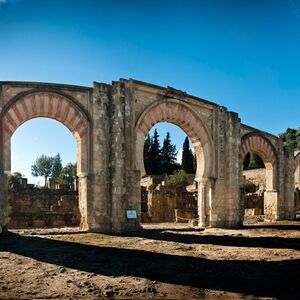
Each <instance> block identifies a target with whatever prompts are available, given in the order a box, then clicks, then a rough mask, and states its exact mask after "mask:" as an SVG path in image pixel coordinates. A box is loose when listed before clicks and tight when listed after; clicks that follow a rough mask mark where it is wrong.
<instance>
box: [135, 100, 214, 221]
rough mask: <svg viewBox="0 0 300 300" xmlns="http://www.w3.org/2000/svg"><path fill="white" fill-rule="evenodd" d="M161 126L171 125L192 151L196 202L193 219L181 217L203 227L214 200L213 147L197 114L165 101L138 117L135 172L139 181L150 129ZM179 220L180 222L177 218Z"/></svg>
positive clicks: (179, 104)
mask: <svg viewBox="0 0 300 300" xmlns="http://www.w3.org/2000/svg"><path fill="white" fill-rule="evenodd" d="M160 122H166V123H171V124H174V125H177V126H178V127H180V128H181V129H182V130H183V131H184V132H185V134H186V135H187V136H188V137H189V139H190V141H191V144H192V145H193V147H194V155H195V160H196V170H195V177H194V181H195V185H194V187H195V188H194V189H195V195H194V196H195V197H196V198H197V201H196V202H197V212H198V216H197V217H196V218H191V217H184V216H182V219H183V218H184V219H186V221H188V222H189V223H190V224H194V225H195V226H196V224H198V226H200V227H203V226H207V225H209V224H210V223H211V220H212V218H211V206H212V199H213V196H214V191H213V182H212V178H214V176H215V174H214V171H215V170H214V169H213V166H214V155H215V152H214V146H213V142H212V138H211V135H210V133H209V130H208V128H207V127H206V125H205V123H204V122H203V121H202V119H201V117H200V115H199V113H198V112H196V111H194V110H193V108H191V107H189V106H188V105H187V104H185V103H184V102H179V101H178V100H172V99H168V100H165V101H160V102H155V103H153V104H152V105H150V106H149V107H148V108H147V109H146V110H145V111H144V112H143V113H142V114H141V115H140V117H139V119H138V121H137V123H136V130H137V140H136V148H135V149H136V169H137V170H139V171H140V174H141V179H142V178H143V176H144V175H145V174H146V171H145V165H144V157H143V153H144V145H145V140H147V136H148V133H149V132H150V130H151V128H152V127H153V126H154V125H156V124H157V123H160ZM174 215H175V213H174ZM178 220H179V218H178Z"/></svg>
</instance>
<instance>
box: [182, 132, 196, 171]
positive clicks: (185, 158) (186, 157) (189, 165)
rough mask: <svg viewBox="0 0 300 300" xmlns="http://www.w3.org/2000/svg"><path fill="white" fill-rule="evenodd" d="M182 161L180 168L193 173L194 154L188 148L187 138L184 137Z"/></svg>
mask: <svg viewBox="0 0 300 300" xmlns="http://www.w3.org/2000/svg"><path fill="white" fill-rule="evenodd" d="M182 148H183V149H182V161H181V168H182V169H183V170H184V171H186V172H187V173H188V174H193V173H195V164H194V161H195V159H194V154H193V152H192V150H191V149H190V142H189V138H188V137H186V138H185V140H184V143H183V146H182Z"/></svg>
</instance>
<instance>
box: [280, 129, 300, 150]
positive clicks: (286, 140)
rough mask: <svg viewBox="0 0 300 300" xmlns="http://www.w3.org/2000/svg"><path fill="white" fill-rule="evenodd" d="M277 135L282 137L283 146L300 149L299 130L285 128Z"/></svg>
mask: <svg viewBox="0 0 300 300" xmlns="http://www.w3.org/2000/svg"><path fill="white" fill-rule="evenodd" d="M279 137H281V138H282V140H283V144H284V145H285V146H289V147H293V148H295V149H300V148H299V146H300V130H299V129H298V130H297V129H292V128H287V130H286V131H285V132H284V133H281V134H280V135H279Z"/></svg>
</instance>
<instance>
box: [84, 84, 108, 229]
mask: <svg viewBox="0 0 300 300" xmlns="http://www.w3.org/2000/svg"><path fill="white" fill-rule="evenodd" d="M110 94H111V87H110V86H109V85H106V84H102V83H96V82H95V83H94V88H93V97H92V115H93V122H92V137H91V148H92V151H91V154H90V156H91V163H90V170H91V172H90V174H88V176H87V177H86V176H83V177H82V178H81V179H80V181H81V183H83V184H84V183H85V181H86V186H87V195H88V196H89V198H88V201H87V224H88V229H89V230H91V231H98V232H110V231H111V194H110V186H111V184H110V182H111V178H110V176H111V174H110V161H109V160H110V155H111V152H110V151H111V144H110V141H111V139H112V134H111V123H110V122H111V121H110V119H111V106H112V104H111V99H110ZM81 183H80V184H81Z"/></svg>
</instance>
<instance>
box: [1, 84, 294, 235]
mask: <svg viewBox="0 0 300 300" xmlns="http://www.w3.org/2000/svg"><path fill="white" fill-rule="evenodd" d="M36 117H48V118H52V119H55V120H57V121H59V122H61V123H63V124H64V125H65V126H66V127H67V128H68V129H69V130H70V131H71V132H72V133H73V135H74V137H75V138H76V141H77V162H78V170H77V171H78V176H79V209H80V212H81V228H82V229H85V230H92V231H101V232H111V231H114V232H118V231H127V230H135V229H138V228H139V224H140V207H141V196H140V180H141V175H143V174H144V173H145V170H144V165H143V145H144V139H145V137H146V135H147V134H148V132H149V130H150V128H151V127H152V126H153V125H154V124H156V123H158V122H170V123H174V124H176V125H178V126H179V127H181V128H182V129H183V130H184V131H185V132H186V133H187V134H188V135H189V137H190V138H191V140H192V142H193V145H194V149H195V153H196V157H197V171H196V177H195V180H196V181H197V182H198V214H199V224H200V226H216V227H235V226H239V225H241V223H242V220H243V214H244V208H243V205H244V204H243V197H242V191H241V188H240V186H241V182H242V161H243V159H244V157H245V155H246V154H247V152H249V151H252V152H256V153H257V154H259V155H260V156H261V158H262V159H263V161H264V163H265V166H266V174H267V190H266V192H265V204H264V205H265V214H266V217H267V218H269V219H271V220H272V219H273V220H278V219H284V218H289V219H292V218H294V214H295V209H294V178H295V177H294V172H295V160H294V155H293V150H290V149H285V148H284V147H283V144H282V141H281V140H280V139H279V138H278V137H276V136H273V135H271V134H268V133H265V132H262V131H260V130H257V129H254V128H251V127H248V126H246V125H243V124H241V122H240V119H239V117H238V114H236V113H233V112H230V111H228V110H227V109H226V108H225V107H223V106H220V105H217V104H215V103H212V102H209V101H206V100H203V99H200V98H197V97H194V96H191V95H188V94H186V93H185V92H182V91H179V90H175V89H173V88H169V87H167V88H163V87H159V86H156V85H152V84H148V83H144V82H139V81H136V80H124V79H121V80H119V81H115V82H112V84H103V83H97V82H94V85H93V87H92V88H89V87H80V86H71V85H62V84H45V83H32V82H0V127H1V128H0V190H1V192H0V226H1V228H0V229H1V231H2V230H5V229H6V227H7V191H8V188H7V175H8V174H9V173H10V170H11V168H10V165H11V157H10V156H11V154H10V153H11V149H10V148H11V143H10V140H11V136H12V135H13V133H14V132H15V130H16V129H17V128H18V127H19V126H20V125H21V124H22V123H24V122H26V121H27V120H30V119H32V118H36ZM296 161H297V160H296ZM128 210H136V212H137V218H136V219H134V218H127V217H128V215H127V214H126V212H127V211H128Z"/></svg>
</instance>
